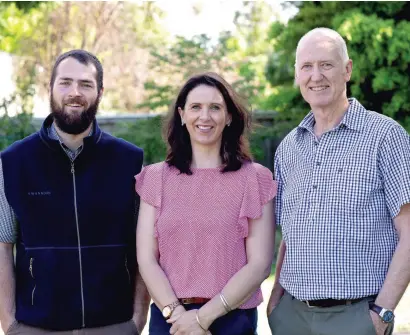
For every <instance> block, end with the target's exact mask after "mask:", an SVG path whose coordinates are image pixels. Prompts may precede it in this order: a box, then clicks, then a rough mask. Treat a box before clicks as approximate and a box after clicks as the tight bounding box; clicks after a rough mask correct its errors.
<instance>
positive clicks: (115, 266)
mask: <svg viewBox="0 0 410 335" xmlns="http://www.w3.org/2000/svg"><path fill="white" fill-rule="evenodd" d="M52 121H53V120H52V119H51V118H50V117H48V118H47V119H46V120H45V122H44V124H43V127H42V129H41V130H40V131H39V132H38V133H35V134H33V135H31V136H29V137H27V138H25V139H23V140H21V141H18V142H16V143H15V144H13V145H12V146H11V147H9V148H8V149H6V150H5V151H4V152H2V154H1V159H2V164H3V173H4V185H5V193H6V197H7V200H8V202H9V204H10V206H11V207H12V208H13V210H14V212H15V214H16V217H17V220H18V224H19V233H18V238H17V243H16V249H17V255H16V309H17V310H16V319H17V320H18V321H19V322H23V323H25V324H27V325H32V326H35V327H41V328H45V329H51V330H71V329H79V328H84V327H87V328H88V327H99V326H105V325H110V324H115V323H119V322H124V321H127V320H129V319H130V318H131V317H132V312H133V291H134V289H133V288H134V281H135V269H136V256H135V214H136V213H135V208H136V207H135V206H136V195H135V188H134V183H135V181H134V175H136V174H137V173H139V172H140V170H141V166H142V157H143V154H142V150H141V149H139V148H137V147H136V146H134V145H132V144H130V143H128V142H126V141H123V140H121V139H117V138H115V137H112V136H110V135H108V134H106V133H104V132H102V131H101V130H100V129H99V127H98V124H97V123H96V122H94V134H93V135H92V136H91V137H89V138H85V140H84V146H83V150H82V151H81V153H80V154H79V155H78V156H77V158H76V159H75V161H74V164H72V163H71V161H70V160H69V158H68V156H67V155H66V153H65V152H64V151H63V149H62V147H61V145H60V143H59V142H58V141H55V140H52V139H50V138H49V137H48V135H47V128H48V127H49V126H50V125H51V123H52Z"/></svg>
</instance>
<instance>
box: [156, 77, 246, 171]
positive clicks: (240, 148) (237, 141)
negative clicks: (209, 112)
mask: <svg viewBox="0 0 410 335" xmlns="http://www.w3.org/2000/svg"><path fill="white" fill-rule="evenodd" d="M199 85H206V86H210V87H215V88H216V89H217V90H218V91H219V92H221V94H222V96H223V98H224V101H225V104H226V107H227V112H228V114H229V115H230V116H231V118H232V121H231V124H230V126H229V127H225V129H224V130H223V132H222V143H221V150H220V155H221V158H222V162H223V165H224V167H223V169H222V172H228V171H237V170H239V169H240V168H241V166H242V164H243V163H245V162H250V161H251V160H252V156H251V154H250V150H249V142H248V139H247V137H246V133H247V132H248V130H249V129H250V124H251V120H250V114H249V111H248V109H247V108H246V107H245V104H244V102H243V101H242V99H241V98H240V97H239V96H238V94H237V93H236V92H235V91H234V90H233V88H232V86H231V85H230V84H228V83H227V82H226V81H225V80H224V79H223V78H222V77H221V76H219V75H217V74H216V73H213V72H207V73H202V74H198V75H194V76H192V77H191V78H189V79H188V81H187V82H186V83H185V84H184V86H183V87H182V88H181V90H180V91H179V93H178V96H177V98H176V100H175V103H174V104H173V105H172V107H171V109H170V112H169V117H168V121H167V122H166V127H165V129H164V135H165V137H166V139H167V141H168V154H167V158H166V162H167V163H168V165H170V166H175V167H176V168H177V169H178V170H179V171H180V172H181V173H186V174H188V175H191V174H192V171H191V163H192V147H191V140H190V137H189V133H188V130H187V128H186V127H184V126H182V125H181V116H180V115H179V111H178V107H179V108H181V109H184V107H185V103H186V100H187V96H188V94H189V92H191V91H192V90H193V89H194V88H195V87H197V86H199Z"/></svg>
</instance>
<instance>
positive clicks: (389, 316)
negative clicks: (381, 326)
mask: <svg viewBox="0 0 410 335" xmlns="http://www.w3.org/2000/svg"><path fill="white" fill-rule="evenodd" d="M369 307H370V309H371V310H372V311H373V312H375V313H377V314H378V315H379V316H380V318H381V319H382V321H383V322H384V323H392V322H393V321H394V313H393V311H392V310H391V309H387V308H383V307H380V306H378V305H376V304H375V303H370V304H369Z"/></svg>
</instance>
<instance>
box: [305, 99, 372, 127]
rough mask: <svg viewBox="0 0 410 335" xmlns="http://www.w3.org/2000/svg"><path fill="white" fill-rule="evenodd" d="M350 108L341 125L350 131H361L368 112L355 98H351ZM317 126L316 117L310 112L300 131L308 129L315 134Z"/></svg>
mask: <svg viewBox="0 0 410 335" xmlns="http://www.w3.org/2000/svg"><path fill="white" fill-rule="evenodd" d="M348 100H349V107H348V109H347V111H346V113H345V114H344V116H343V118H342V121H341V122H340V125H344V126H346V127H347V128H349V129H352V130H357V131H361V130H362V129H363V127H364V125H365V122H366V116H367V110H366V108H364V107H363V106H362V105H361V104H360V102H359V101H357V100H356V99H355V98H349V99H348ZM314 125H315V117H314V115H313V112H312V111H310V112H309V113H308V114H307V115H306V116H305V118H304V119H303V120H302V122H301V123H300V124H299V126H298V128H299V129H306V130H309V131H311V132H313V127H314Z"/></svg>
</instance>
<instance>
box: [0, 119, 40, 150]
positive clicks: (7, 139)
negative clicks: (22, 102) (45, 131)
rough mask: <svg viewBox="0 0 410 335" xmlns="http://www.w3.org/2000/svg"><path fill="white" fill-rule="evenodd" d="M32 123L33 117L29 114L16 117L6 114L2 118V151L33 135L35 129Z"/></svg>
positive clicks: (0, 138) (0, 125) (0, 142)
mask: <svg viewBox="0 0 410 335" xmlns="http://www.w3.org/2000/svg"><path fill="white" fill-rule="evenodd" d="M31 121H32V115H31V114H28V113H20V114H17V116H14V117H10V116H8V115H7V114H5V115H3V116H2V117H0V150H3V149H5V148H7V147H8V146H9V145H10V144H12V143H13V142H15V141H17V140H20V139H22V138H24V137H26V136H28V135H30V134H32V133H33V132H34V131H35V128H34V126H33V125H32V122H31Z"/></svg>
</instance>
